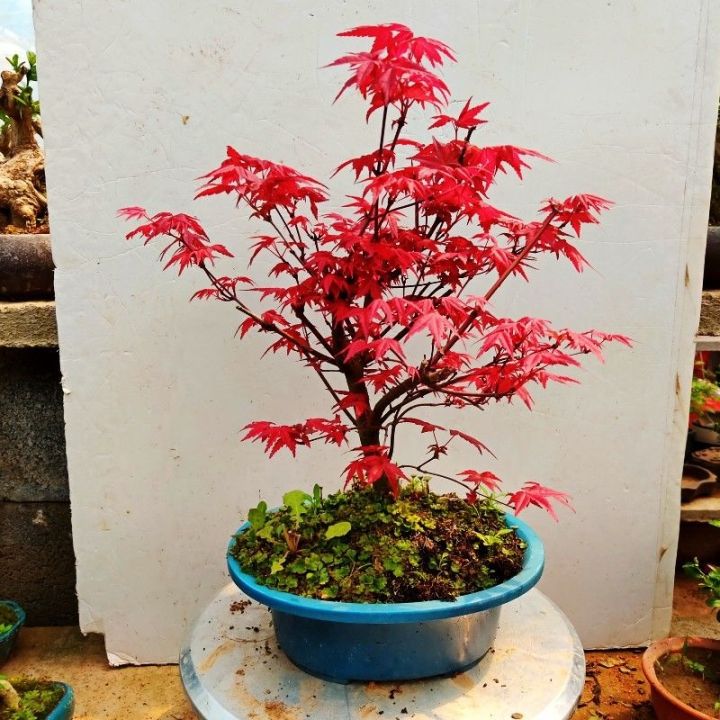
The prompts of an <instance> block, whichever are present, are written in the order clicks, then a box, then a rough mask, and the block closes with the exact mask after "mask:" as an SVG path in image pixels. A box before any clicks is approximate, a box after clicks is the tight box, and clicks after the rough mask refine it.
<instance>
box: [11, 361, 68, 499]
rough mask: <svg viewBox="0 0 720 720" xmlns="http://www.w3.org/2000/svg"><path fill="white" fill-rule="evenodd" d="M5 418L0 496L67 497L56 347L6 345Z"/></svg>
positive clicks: (63, 431) (18, 497)
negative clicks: (9, 346) (14, 346)
mask: <svg viewBox="0 0 720 720" xmlns="http://www.w3.org/2000/svg"><path fill="white" fill-rule="evenodd" d="M0 418H1V420H0V500H14V501H18V502H29V501H46V502H47V501H67V500H68V499H69V496H68V478H67V461H66V457H65V425H64V421H63V394H62V387H61V385H60V365H59V360H58V353H57V351H56V350H53V349H7V348H0Z"/></svg>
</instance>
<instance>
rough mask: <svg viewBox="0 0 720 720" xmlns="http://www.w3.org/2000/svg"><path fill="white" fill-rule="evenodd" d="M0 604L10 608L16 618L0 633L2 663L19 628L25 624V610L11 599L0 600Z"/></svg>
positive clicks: (11, 646) (0, 659)
mask: <svg viewBox="0 0 720 720" xmlns="http://www.w3.org/2000/svg"><path fill="white" fill-rule="evenodd" d="M0 605H2V606H3V607H6V608H8V609H10V610H12V612H14V613H15V617H16V618H17V620H16V621H15V622H14V623H13V626H12V627H11V628H10V629H9V630H8V631H7V632H4V633H0V663H4V662H5V661H6V660H7V659H8V656H9V655H10V651H11V650H12V648H13V645H14V644H15V638H16V637H17V634H18V633H19V632H20V628H21V627H22V626H23V625H24V624H25V611H24V610H23V609H22V608H21V607H20V606H19V605H18V604H17V603H16V602H13V601H12V600H0Z"/></svg>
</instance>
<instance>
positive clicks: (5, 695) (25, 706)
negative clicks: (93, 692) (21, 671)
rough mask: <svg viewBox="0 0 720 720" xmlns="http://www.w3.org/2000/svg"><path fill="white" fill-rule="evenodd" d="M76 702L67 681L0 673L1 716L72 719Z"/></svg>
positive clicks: (12, 719) (22, 719)
mask: <svg viewBox="0 0 720 720" xmlns="http://www.w3.org/2000/svg"><path fill="white" fill-rule="evenodd" d="M74 705H75V699H74V694H73V691H72V689H71V688H70V686H69V685H65V683H60V682H52V681H47V680H30V679H27V678H7V677H5V676H4V675H0V720H71V718H72V716H73V709H74Z"/></svg>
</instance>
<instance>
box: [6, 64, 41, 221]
mask: <svg viewBox="0 0 720 720" xmlns="http://www.w3.org/2000/svg"><path fill="white" fill-rule="evenodd" d="M26 72H27V71H26V69H25V68H24V67H21V68H20V70H19V71H18V72H14V71H10V70H6V71H3V72H2V73H0V78H2V85H1V86H0V111H2V113H4V115H5V116H6V117H7V118H8V120H7V122H6V124H5V127H4V128H3V130H2V132H1V133H0V152H2V154H3V156H4V159H3V160H0V231H2V230H5V231H10V232H28V231H30V232H33V231H36V230H37V228H38V224H39V223H40V224H44V222H45V221H46V216H47V200H46V198H45V161H44V158H43V154H42V150H41V149H40V147H39V145H38V142H37V138H36V135H39V134H40V133H41V128H40V123H39V121H38V120H37V119H35V118H33V110H32V107H30V106H28V105H26V104H23V103H22V102H21V101H20V100H19V97H20V89H19V84H20V82H21V81H22V80H23V79H24V77H25V75H26Z"/></svg>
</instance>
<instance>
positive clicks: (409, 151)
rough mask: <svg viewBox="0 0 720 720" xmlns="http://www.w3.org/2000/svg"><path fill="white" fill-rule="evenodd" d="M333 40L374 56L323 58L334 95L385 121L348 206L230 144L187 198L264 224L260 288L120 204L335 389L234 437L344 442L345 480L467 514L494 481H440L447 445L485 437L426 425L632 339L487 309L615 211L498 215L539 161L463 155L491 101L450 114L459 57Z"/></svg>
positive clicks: (517, 496) (601, 204) (185, 226)
mask: <svg viewBox="0 0 720 720" xmlns="http://www.w3.org/2000/svg"><path fill="white" fill-rule="evenodd" d="M340 35H341V36H342V37H350V38H363V39H367V40H369V42H370V47H369V48H368V49H367V50H364V51H362V52H357V53H350V54H348V55H344V56H343V57H341V58H339V59H338V60H336V61H335V62H334V63H332V65H333V66H342V67H347V68H348V69H349V71H350V74H349V77H348V79H347V81H346V82H345V84H344V85H343V87H342V89H341V90H340V93H339V94H338V98H339V97H340V96H341V95H342V94H343V93H344V92H345V91H347V90H350V89H354V90H356V91H357V92H359V93H360V95H361V96H362V98H363V99H364V100H365V101H366V103H367V113H366V119H367V120H368V121H369V120H373V121H377V123H378V141H377V146H376V147H375V148H374V149H370V150H369V151H368V152H367V154H364V155H361V156H359V157H353V158H350V159H348V160H345V161H344V162H342V163H341V164H340V165H339V166H338V168H337V170H336V172H342V171H345V172H351V173H353V174H354V176H355V182H356V185H357V192H356V193H355V194H353V195H351V196H349V197H348V198H346V202H345V203H344V204H342V208H343V209H342V210H333V211H330V212H325V213H320V209H319V208H320V206H321V204H323V203H325V202H326V201H327V200H328V190H327V188H326V186H325V185H324V184H323V183H321V182H319V181H318V180H316V179H313V178H312V177H310V176H308V175H307V174H305V173H302V172H299V171H297V170H294V169H293V168H291V167H288V166H286V165H283V164H280V163H276V162H273V161H270V160H264V159H260V158H257V157H253V156H251V155H246V154H243V153H240V152H238V151H237V150H235V149H234V148H232V147H229V148H228V150H227V157H226V158H225V160H224V161H223V162H222V164H221V165H220V166H219V167H218V168H216V169H215V170H212V171H211V172H210V173H208V174H207V175H206V176H205V178H204V184H203V186H202V188H201V189H200V191H199V192H198V195H197V196H198V197H205V196H209V195H219V194H220V195H229V196H230V197H231V198H232V199H233V200H234V201H235V203H236V204H237V205H239V206H243V207H245V208H247V209H248V211H249V213H250V215H251V217H253V218H256V219H257V220H259V221H261V222H263V223H265V225H266V226H267V230H266V232H264V233H262V234H259V235H257V236H255V237H254V238H253V241H254V242H253V245H252V258H251V263H252V261H253V260H255V258H257V257H258V256H261V255H264V256H266V257H267V258H269V259H270V261H271V263H272V267H271V270H270V275H271V276H272V281H271V282H268V281H266V280H265V279H264V278H255V279H252V278H251V277H249V276H247V275H240V276H238V275H225V274H221V273H219V272H216V271H215V269H214V265H215V261H216V260H218V259H219V258H221V257H232V256H233V254H232V253H231V251H230V250H229V249H228V248H227V247H225V246H224V245H220V244H217V243H213V242H212V241H211V240H210V238H209V237H208V234H207V233H206V232H205V230H204V229H203V227H202V225H201V224H200V222H199V221H198V220H197V218H195V217H192V216H190V215H186V214H173V213H170V212H159V213H157V214H153V215H151V214H149V213H147V212H146V211H145V210H144V209H143V208H140V207H129V208H125V209H123V210H121V211H120V214H121V215H122V216H124V217H126V218H128V219H130V220H134V221H140V224H139V225H138V226H137V227H136V228H135V229H133V230H132V231H131V232H130V233H129V234H128V238H135V237H141V238H143V239H144V241H145V243H146V244H147V243H149V242H151V241H153V240H155V239H158V238H164V243H165V245H164V248H163V250H162V253H161V257H162V258H165V260H166V264H165V267H166V268H176V269H177V270H178V273H180V274H182V273H183V272H184V271H185V270H186V269H187V268H189V267H195V268H197V269H198V270H199V271H200V272H201V273H202V274H204V275H205V277H206V278H207V280H208V282H209V284H208V286H207V287H205V288H202V289H200V290H198V291H197V292H196V293H195V294H194V295H193V298H201V299H211V300H218V301H220V302H225V303H231V304H232V305H234V306H235V307H236V308H237V309H238V310H239V312H240V313H241V315H242V316H243V318H244V319H243V321H242V323H241V324H240V326H239V334H240V337H245V336H246V335H248V334H249V333H261V334H262V335H266V336H267V337H268V338H269V340H270V344H269V347H268V350H269V351H270V352H273V353H277V352H280V353H285V354H287V355H288V356H290V357H292V358H294V359H295V360H297V361H299V362H301V363H303V364H304V365H305V366H306V367H308V368H309V369H310V371H311V372H313V373H314V374H315V375H316V376H317V379H318V381H319V387H322V389H323V390H324V392H326V393H327V394H328V396H329V400H330V404H331V407H332V409H331V411H330V413H329V414H328V415H327V416H326V417H313V418H307V419H302V420H299V421H298V422H296V423H294V424H278V423H275V422H272V421H257V422H252V423H250V424H249V425H248V426H247V427H246V435H245V439H248V440H253V441H259V442H261V443H263V445H264V447H265V450H266V451H267V453H268V455H269V456H271V457H272V456H273V455H275V454H276V453H277V452H279V451H281V450H285V451H289V452H291V453H292V454H293V455H295V452H296V450H297V448H298V447H309V446H311V445H314V444H316V443H319V442H320V443H331V444H335V445H338V446H342V445H346V444H350V445H351V447H352V448H353V451H354V453H355V456H354V458H353V459H352V461H351V462H350V463H349V464H348V466H347V468H346V470H345V481H346V485H350V486H356V485H357V486H367V485H372V486H374V488H376V489H377V490H378V491H380V492H381V493H383V494H385V495H389V496H392V497H395V496H397V494H398V491H399V487H400V485H401V483H402V482H403V481H404V480H406V479H407V478H408V477H409V476H413V475H414V476H434V477H439V478H446V479H447V480H451V481H453V482H455V483H458V484H460V485H461V486H462V487H463V488H464V489H465V491H466V496H467V498H468V500H469V501H470V502H474V501H476V500H477V499H478V498H479V497H481V496H482V497H492V498H493V499H495V500H497V499H499V498H500V497H501V496H500V495H499V490H500V481H499V479H498V477H497V476H496V475H495V474H493V473H492V472H489V471H488V470H487V469H483V468H482V467H473V468H469V469H466V470H463V471H461V472H459V473H457V474H456V475H451V474H449V473H447V472H445V471H444V469H443V468H439V469H438V467H437V465H438V464H439V461H442V459H443V458H444V457H445V456H446V455H447V453H448V451H449V446H450V445H451V444H452V443H455V442H465V443H469V444H470V445H471V446H472V447H473V448H475V449H476V450H477V451H478V453H479V454H482V453H484V452H486V451H487V450H486V447H485V445H484V444H483V443H482V441H481V440H480V439H479V438H477V437H475V436H474V435H472V434H469V433H467V432H465V431H464V430H461V429H459V428H456V427H445V426H441V425H439V424H436V423H434V422H431V421H430V420H429V419H428V418H427V414H428V412H429V411H431V410H432V409H433V408H437V407H445V408H454V409H456V410H463V411H465V410H468V409H471V408H472V409H479V410H481V409H484V408H486V407H488V406H489V405H492V404H495V403H499V402H511V401H512V400H514V399H519V400H520V401H521V402H523V403H525V404H526V405H527V406H528V407H531V405H532V394H531V393H532V388H533V387H536V386H541V387H545V386H547V385H548V384H549V383H568V382H574V380H572V379H571V377H569V376H568V375H566V374H565V370H566V369H567V368H573V367H576V366H577V365H578V364H579V359H578V357H579V356H582V355H587V354H594V355H595V356H597V357H600V355H601V349H602V346H603V345H604V344H605V343H606V342H608V341H612V340H617V341H620V342H622V343H624V344H628V340H627V338H625V337H622V336H620V335H611V334H607V333H603V332H599V331H597V330H588V331H584V332H575V331H573V330H569V329H564V328H562V329H557V328H554V327H553V326H552V325H551V324H550V323H549V322H548V321H546V320H543V319H540V318H536V317H531V316H523V317H520V318H509V317H505V316H503V315H502V314H500V313H499V312H498V310H497V309H496V308H495V307H493V305H492V301H493V299H494V298H495V295H496V294H497V292H498V290H500V288H501V287H502V286H503V285H504V283H506V282H507V281H508V280H509V279H511V278H521V279H524V280H528V279H529V271H530V270H531V269H532V268H533V266H534V265H535V264H536V262H537V261H539V260H540V259H541V258H542V257H544V256H553V257H555V258H560V259H563V260H567V261H568V262H570V263H571V265H572V266H573V267H574V268H575V269H576V270H577V271H581V270H582V269H583V267H584V265H585V260H584V259H583V256H582V255H581V253H580V252H579V250H578V249H577V247H576V244H575V239H576V238H578V237H579V236H580V233H581V230H582V228H583V226H585V225H587V224H594V223H596V222H597V216H598V213H600V211H602V210H604V209H606V208H607V207H608V206H609V205H610V203H609V202H607V201H606V200H603V199H602V198H600V197H597V196H595V195H574V196H572V197H569V198H566V199H562V200H556V199H552V198H551V199H549V200H546V201H545V202H544V203H543V204H542V206H541V207H540V217H539V218H537V219H534V220H530V221H523V220H521V219H519V218H517V217H515V216H513V215H512V214H510V213H508V212H506V211H504V210H501V209H500V208H498V207H496V206H495V205H493V204H491V202H490V199H489V195H490V191H491V189H492V187H493V185H494V184H495V182H496V181H497V180H498V178H499V177H501V176H502V175H503V174H505V173H508V172H512V173H515V174H516V175H517V176H518V177H522V173H523V171H524V170H525V169H526V168H527V167H528V162H529V161H530V160H532V159H535V160H546V159H547V158H545V156H543V155H541V154H540V153H538V152H535V151H533V150H528V149H524V148H519V147H514V146H512V145H500V146H491V147H483V146H479V145H476V144H474V142H473V140H474V138H475V137H476V133H477V132H478V130H479V128H480V126H481V125H482V124H483V123H485V122H486V121H485V120H484V119H483V117H482V116H483V112H484V111H485V109H486V107H487V105H488V103H481V104H473V102H472V100H471V99H470V100H467V101H466V102H465V103H464V104H463V105H462V106H461V107H460V109H459V112H457V113H453V112H451V111H450V109H449V108H448V105H449V99H450V91H449V89H448V87H447V85H446V84H445V82H444V80H443V79H442V78H441V77H440V76H439V74H438V72H437V70H438V68H439V66H441V65H442V64H443V63H444V62H446V61H448V60H450V61H454V59H455V58H454V56H453V52H452V50H451V49H450V48H449V47H448V46H447V45H445V44H444V43H442V42H440V41H438V40H433V39H430V38H425V37H418V36H415V35H414V34H413V33H412V31H411V30H410V29H409V28H407V27H405V26H404V25H399V24H387V25H376V26H367V27H357V28H354V29H352V30H348V31H347V32H343V33H340ZM427 109H430V110H431V111H433V112H434V113H435V114H434V116H433V118H432V122H431V124H430V130H431V131H433V130H434V131H437V132H438V133H440V134H439V135H433V136H431V137H429V138H425V139H421V138H419V137H416V136H411V135H410V134H409V133H408V125H409V122H410V118H411V116H413V117H414V116H415V115H416V114H417V113H418V111H424V110H427ZM340 205H341V203H337V205H336V207H339V206H340ZM483 279H486V280H487V285H486V286H485V287H484V288H483V289H481V285H480V281H481V280H483ZM401 426H405V427H407V428H413V429H415V430H416V431H417V432H419V433H420V434H421V435H424V436H426V437H427V438H428V439H429V445H428V448H427V455H426V456H425V457H422V458H417V457H412V458H407V457H404V456H403V453H402V448H401V446H400V442H399V437H398V431H399V429H400V427H401ZM553 500H557V501H559V502H561V503H565V504H567V503H568V497H567V496H566V495H565V494H564V493H561V492H559V491H556V490H552V489H549V488H547V487H545V486H543V485H541V484H539V483H537V482H534V481H533V482H527V483H526V484H525V485H524V486H523V487H522V488H521V489H519V490H517V491H516V492H513V493H510V494H509V496H508V497H507V498H506V499H505V502H507V503H508V504H509V505H510V506H511V507H512V508H514V510H515V511H516V512H520V511H522V510H523V509H524V508H525V507H527V506H528V505H536V506H539V507H542V508H544V509H546V510H548V511H549V512H551V513H552V514H553V515H554V510H553V507H552V505H551V501H553Z"/></svg>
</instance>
